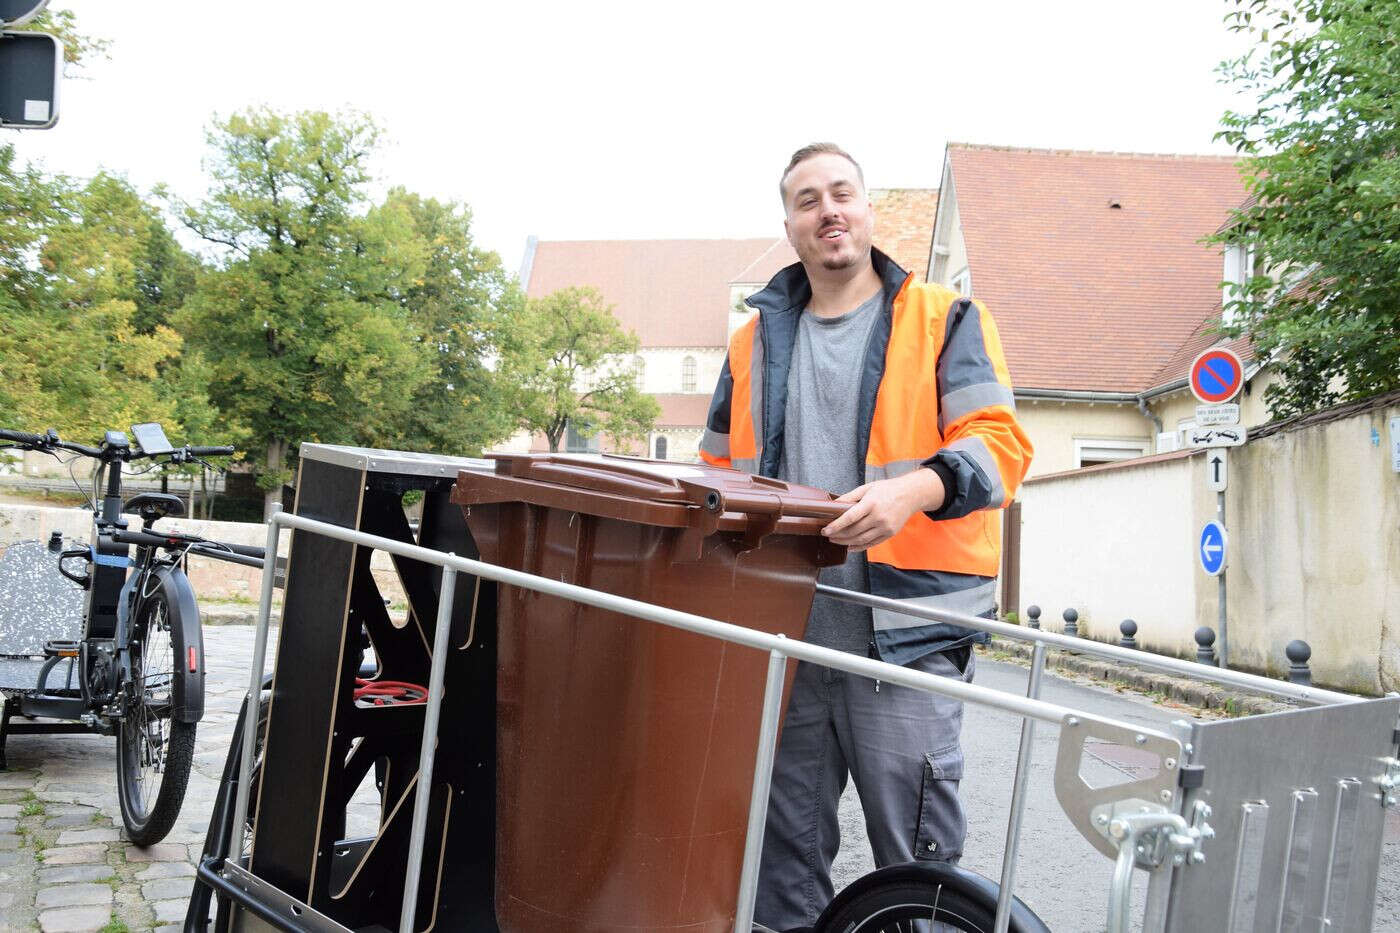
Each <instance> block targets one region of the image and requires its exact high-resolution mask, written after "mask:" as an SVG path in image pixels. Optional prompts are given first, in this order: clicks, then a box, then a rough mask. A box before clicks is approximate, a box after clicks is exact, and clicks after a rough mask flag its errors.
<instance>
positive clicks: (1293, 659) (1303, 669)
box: [1283, 638, 1312, 687]
mask: <svg viewBox="0 0 1400 933" xmlns="http://www.w3.org/2000/svg"><path fill="white" fill-rule="evenodd" d="M1283 653H1284V654H1286V655H1288V682H1289V683H1290V684H1303V685H1304V686H1309V687H1310V686H1312V668H1311V667H1309V666H1308V659H1309V658H1311V657H1312V646H1311V645H1309V644H1308V643H1307V642H1305V641H1303V640H1302V639H1301V638H1295V639H1293V641H1290V642H1289V643H1288V647H1286V648H1284V649H1283Z"/></svg>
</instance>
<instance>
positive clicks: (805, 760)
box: [754, 650, 974, 930]
mask: <svg viewBox="0 0 1400 933" xmlns="http://www.w3.org/2000/svg"><path fill="white" fill-rule="evenodd" d="M964 653H965V654H966V657H967V666H966V669H965V670H962V671H959V670H958V667H957V664H956V663H955V661H954V659H952V658H950V656H949V655H948V654H942V653H939V654H929V655H925V656H924V657H922V658H919V659H918V660H915V661H911V662H910V663H909V664H908V665H907V667H909V668H911V669H913V670H919V671H924V672H927V673H931V674H940V675H942V676H945V677H957V678H959V679H960V680H963V681H965V682H968V683H970V682H971V681H972V675H973V665H974V661H973V657H972V653H971V651H970V650H967V651H966V652H964V651H961V650H959V651H954V652H952V655H953V656H954V657H955V658H956V660H957V661H961V660H962V655H963V654H964ZM961 729H962V703H960V702H958V701H957V700H952V699H949V698H947V697H941V696H937V695H935V694H931V693H925V692H923V691H921V690H914V689H911V688H909V687H900V686H896V685H894V684H890V683H882V684H880V685H879V689H878V690H876V685H875V682H874V681H871V680H867V679H866V678H863V677H857V676H855V675H853V674H847V673H845V672H844V671H836V670H832V669H830V668H825V667H819V666H817V665H813V664H808V663H805V662H799V664H798V666H797V674H796V676H795V678H794V680H793V685H792V698H791V699H790V700H789V702H788V708H787V715H786V716H785V717H784V720H783V732H782V737H781V739H780V741H779V743H778V754H777V757H776V759H775V761H774V766H773V787H772V791H771V792H770V794H769V797H768V821H767V826H766V828H765V829H764V834H763V859H762V862H761V866H760V869H759V879H758V900H757V903H756V904H755V908H754V919H755V920H756V921H758V922H759V923H761V924H763V925H764V926H766V927H769V928H771V929H773V930H791V929H795V928H798V927H804V926H809V925H811V924H812V923H813V922H814V921H815V920H816V918H817V916H818V915H819V914H820V913H821V911H822V910H823V909H824V908H825V907H826V905H827V904H828V903H829V902H830V901H831V898H832V894H833V891H832V885H831V863H832V860H834V859H835V858H836V852H837V849H838V848H839V847H840V844H841V839H840V826H839V824H838V822H837V812H836V811H837V804H838V802H839V801H840V798H841V792H842V791H843V790H845V787H846V778H847V775H848V773H849V775H850V776H851V777H853V778H854V779H855V782H856V791H857V792H858V793H859V794H860V803H861V808H862V809H863V810H864V811H865V828H866V832H867V834H868V835H869V837H870V848H871V850H872V852H873V854H874V856H875V865H876V867H877V868H883V867H884V866H886V865H891V864H897V863H900V862H908V861H912V860H914V859H941V860H945V861H955V860H957V859H958V858H959V857H960V856H961V855H962V850H963V837H964V836H965V835H966V834H967V821H966V819H965V817H964V815H963V809H962V803H961V802H960V801H959V800H958V781H959V780H961V779H962V771H963V756H962V746H961V745H960V744H959V741H958V733H959V732H960V731H961Z"/></svg>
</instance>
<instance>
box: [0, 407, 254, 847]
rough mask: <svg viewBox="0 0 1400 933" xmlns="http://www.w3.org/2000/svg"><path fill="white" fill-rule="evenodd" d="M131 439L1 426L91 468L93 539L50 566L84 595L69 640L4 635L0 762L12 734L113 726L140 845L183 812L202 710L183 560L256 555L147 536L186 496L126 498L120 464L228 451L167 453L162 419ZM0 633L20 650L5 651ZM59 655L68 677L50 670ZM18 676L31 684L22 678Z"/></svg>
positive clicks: (11, 435) (31, 446) (123, 799)
mask: <svg viewBox="0 0 1400 933" xmlns="http://www.w3.org/2000/svg"><path fill="white" fill-rule="evenodd" d="M132 433H133V434H134V435H135V438H136V444H135V446H133V445H132V443H131V442H130V441H129V440H128V438H127V435H126V434H125V433H123V432H121V431H108V432H106V435H105V436H104V437H103V439H102V443H101V445H99V446H98V447H87V446H84V445H82V444H74V443H70V442H68V441H64V440H61V439H60V438H59V437H58V435H57V434H56V433H54V432H53V431H52V430H50V431H48V432H47V433H45V434H42V435H41V434H27V433H24V432H20V431H8V430H0V442H9V443H7V444H3V446H5V447H11V448H19V449H22V450H36V451H42V452H44V453H49V454H53V455H54V456H57V455H58V452H59V451H70V452H72V453H75V454H78V455H80V456H83V457H91V458H93V459H95V460H97V461H98V462H99V466H98V468H97V471H96V472H95V474H94V478H93V487H94V488H93V500H92V502H91V505H92V508H93V531H92V539H91V542H90V543H89V544H85V545H81V546H76V547H70V548H68V549H66V550H61V552H60V553H58V554H57V571H58V573H61V574H62V575H63V576H64V577H66V578H67V579H68V580H71V581H72V582H73V583H74V584H76V585H77V586H78V587H80V588H81V589H82V590H83V591H84V592H85V596H84V605H83V609H82V611H81V615H80V617H79V618H75V619H73V620H72V625H71V628H70V629H69V631H68V636H69V637H64V638H46V640H45V641H44V642H43V644H42V656H36V654H37V652H36V650H35V648H36V646H35V645H34V644H33V643H32V642H33V639H32V638H30V639H28V643H26V639H24V638H23V637H22V636H23V634H24V633H23V632H19V633H0V659H2V660H3V662H4V664H5V668H4V674H5V679H4V680H3V681H0V692H3V693H4V694H5V704H4V710H3V714H2V715H0V768H3V765H4V742H5V736H6V734H7V733H53V732H96V733H100V734H104V735H112V734H115V735H116V737H117V797H118V800H119V802H120V805H121V813H122V822H123V823H124V824H125V826H126V833H127V836H128V838H130V839H131V841H132V842H134V843H136V844H137V845H143V846H148V845H152V844H154V843H156V842H159V841H160V840H161V839H163V838H165V835H166V834H167V833H168V832H169V831H170V828H171V827H172V826H173V825H174V823H175V819H176V817H177V815H178V814H179V812H180V805H181V804H182V803H183V801H184V797H185V787H186V784H187V783H188V781H189V774H190V765H191V762H192V759H193V757H194V740H195V727H196V724H197V723H198V722H199V720H200V718H201V717H202V716H203V714H204V670H205V665H204V642H203V636H202V633H201V631H200V622H199V609H198V607H197V605H196V603H195V594H194V590H193V588H192V587H191V586H190V582H189V578H188V577H187V576H186V575H185V572H184V565H185V562H186V558H187V557H188V555H190V554H198V555H201V556H206V557H214V558H218V559H221V560H228V561H232V562H234V563H240V564H249V565H252V566H256V567H261V566H262V565H263V549H262V548H258V547H247V546H242V545H234V544H226V543H221V542H217V541H210V540H207V539H204V538H200V537H197V536H195V535H187V534H180V533H176V532H170V531H157V530H155V529H154V527H153V526H154V525H155V523H156V522H157V521H158V520H160V519H161V518H164V517H166V516H177V517H178V516H181V515H183V514H184V513H185V507H184V503H183V502H182V501H181V500H180V499H179V498H178V497H177V496H172V495H167V494H164V493H141V494H140V495H136V496H133V497H132V498H131V499H128V500H126V501H123V500H122V465H123V464H125V463H131V462H133V461H138V460H155V461H160V460H163V461H167V462H170V463H177V464H179V463H193V462H198V463H204V460H203V459H202V458H204V457H217V456H227V455H229V454H232V453H233V448H232V447H190V446H185V447H178V448H177V447H173V446H172V445H171V444H170V442H169V441H168V440H167V439H166V436H165V432H164V431H163V430H162V429H161V427H160V425H158V424H138V425H135V426H133V427H132ZM104 482H105V491H104V493H103V495H102V497H101V502H100V504H99V503H98V501H97V492H98V490H99V489H102V488H103V484H104ZM123 513H134V514H135V515H137V516H139V518H140V525H139V527H138V528H137V529H135V530H132V529H130V528H129V526H128V522H127V520H126V519H125V518H124V517H123ZM60 547H61V546H60ZM133 547H134V553H133V550H132V549H133ZM80 565H85V566H80ZM23 595H24V594H22V593H18V594H11V598H23ZM6 638H8V639H9V640H12V641H14V642H15V645H9V646H7V645H6V644H5V643H4V640H5V639H6ZM16 646H18V650H17V649H16ZM65 662H66V665H67V667H66V671H61V672H59V673H57V674H56V673H55V671H56V669H58V668H59V666H60V665H62V664H64V663H65ZM25 672H28V673H29V674H30V675H32V679H24V680H21V678H22V677H24V676H25ZM60 680H61V681H62V683H61V685H60V684H59V683H57V682H58V681H60ZM16 715H17V716H18V717H22V718H21V719H18V720H16V719H15V718H14V716H16ZM53 720H62V721H60V722H54V721H53Z"/></svg>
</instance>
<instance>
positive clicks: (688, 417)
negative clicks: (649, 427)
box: [652, 391, 710, 428]
mask: <svg viewBox="0 0 1400 933" xmlns="http://www.w3.org/2000/svg"><path fill="white" fill-rule="evenodd" d="M652 398H654V399H656V401H657V402H658V403H659V404H660V405H661V414H660V415H659V416H658V417H657V419H656V426H657V427H659V428H660V427H667V428H703V427H704V426H705V419H706V418H707V417H709V414H710V393H709V392H708V391H706V392H703V393H685V394H680V393H674V394H661V393H658V394H656V395H653V396H652Z"/></svg>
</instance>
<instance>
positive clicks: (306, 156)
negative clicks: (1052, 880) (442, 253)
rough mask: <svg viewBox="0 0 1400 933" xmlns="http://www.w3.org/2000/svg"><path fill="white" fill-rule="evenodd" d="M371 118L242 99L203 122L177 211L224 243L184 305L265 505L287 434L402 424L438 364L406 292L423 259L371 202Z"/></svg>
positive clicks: (344, 438)
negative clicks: (209, 123)
mask: <svg viewBox="0 0 1400 933" xmlns="http://www.w3.org/2000/svg"><path fill="white" fill-rule="evenodd" d="M378 139H379V132H378V130H377V129H376V127H375V126H374V124H373V123H372V122H371V121H370V120H369V119H368V118H367V117H365V116H362V115H358V114H342V115H337V116H332V115H330V114H327V113H320V112H304V113H296V114H291V115H283V114H279V113H275V112H273V111H270V110H265V109H261V110H250V111H247V112H244V113H240V114H235V115H233V116H232V117H230V118H228V119H227V120H224V121H222V122H218V123H216V124H215V126H214V128H213V129H212V130H211V132H210V134H209V143H210V147H211V149H212V160H211V174H212V176H213V185H212V188H211V190H210V192H209V196H208V198H207V199H206V200H205V201H204V203H202V204H200V205H178V206H177V210H178V213H179V214H180V216H181V218H182V220H183V221H184V223H185V224H186V225H187V226H188V227H189V228H190V229H191V230H193V231H194V232H195V233H197V234H198V235H199V236H201V237H203V238H204V239H205V240H207V241H209V242H210V243H214V244H217V245H219V246H221V247H223V249H224V256H223V260H222V262H221V264H220V266H219V268H217V269H215V270H213V271H211V272H209V273H208V274H206V275H204V276H203V277H202V279H201V282H200V285H199V286H198V287H197V288H196V290H195V292H194V294H193V295H191V296H190V298H189V300H188V301H187V302H186V303H185V307H184V309H183V311H182V312H181V314H180V317H179V322H180V329H181V331H182V333H183V334H184V335H185V337H186V339H187V340H188V341H189V343H190V345H191V347H192V348H194V349H197V350H199V351H200V352H201V353H202V354H203V356H204V358H205V359H206V360H207V361H208V363H209V365H210V366H211V367H212V377H211V379H210V392H211V396H212V398H213V400H214V402H215V404H217V405H218V407H219V409H220V411H221V412H222V413H223V415H224V416H225V417H226V418H227V419H229V420H230V421H231V422H234V423H237V424H240V425H245V426H246V428H247V431H248V436H249V444H250V450H252V451H256V452H257V453H258V455H259V460H260V463H259V464H258V473H259V477H258V481H259V484H260V485H261V487H262V488H263V489H264V490H265V491H266V500H267V503H268V505H269V506H270V505H271V503H272V502H274V501H275V500H276V499H277V498H278V496H279V493H280V487H281V485H282V484H283V483H284V482H286V481H287V480H288V479H289V478H290V476H291V470H290V468H289V467H290V456H291V453H292V450H291V448H292V444H293V443H295V442H299V441H302V440H310V441H320V442H326V443H359V444H378V443H380V442H381V441H382V439H385V438H393V437H397V436H400V435H401V425H402V424H403V423H404V422H405V421H406V419H408V418H409V417H410V415H411V414H412V409H413V404H414V399H415V398H417V397H418V395H419V392H420V390H421V389H422V388H423V386H424V384H425V383H426V382H427V381H428V380H429V379H431V378H432V376H433V361H432V359H431V358H430V356H429V355H428V351H427V348H426V346H425V345H424V343H423V341H422V340H421V339H419V335H418V334H417V332H416V331H415V329H414V326H413V323H412V321H411V320H410V315H409V313H408V311H407V310H406V309H405V305H404V300H403V296H404V295H405V294H406V293H407V292H408V291H409V290H410V289H411V288H412V287H413V286H414V285H415V283H418V282H419V281H420V280H421V279H422V277H423V275H424V271H425V268H426V265H427V261H428V256H427V250H426V248H425V246H424V244H423V243H422V242H421V241H420V240H419V239H418V238H416V237H414V236H412V235H411V229H410V228H411V225H410V224H409V222H408V218H407V217H406V216H405V215H404V214H403V213H402V212H378V213H376V214H373V215H370V216H367V215H366V213H365V208H366V200H365V189H366V187H367V186H368V184H369V182H370V180H371V176H370V169H369V161H370V158H371V156H372V154H373V152H374V149H375V146H376V144H377V142H378Z"/></svg>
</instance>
